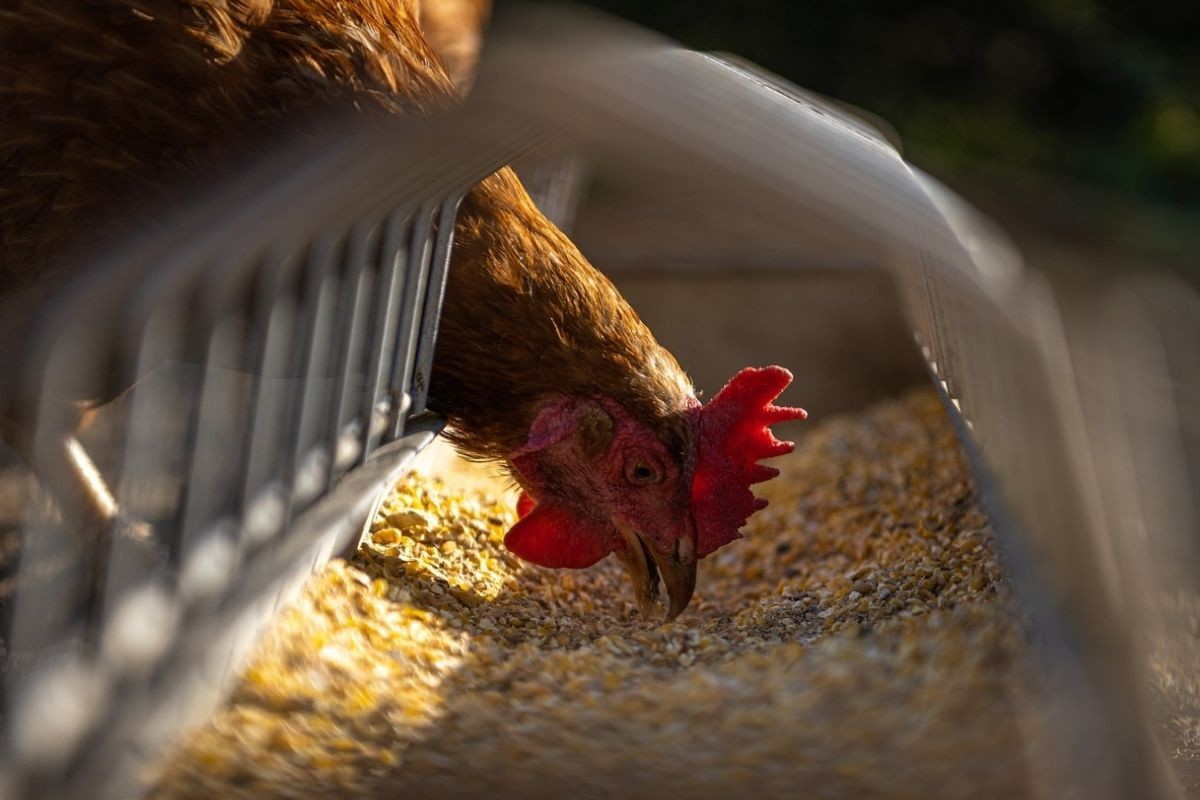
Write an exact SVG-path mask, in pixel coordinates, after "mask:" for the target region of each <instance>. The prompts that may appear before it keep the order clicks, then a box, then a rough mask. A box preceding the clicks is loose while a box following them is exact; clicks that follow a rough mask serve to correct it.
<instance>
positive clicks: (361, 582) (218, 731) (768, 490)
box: [156, 391, 1030, 798]
mask: <svg viewBox="0 0 1200 800" xmlns="http://www.w3.org/2000/svg"><path fill="white" fill-rule="evenodd" d="M775 463H776V465H777V466H779V467H781V468H782V470H783V475H782V477H781V478H779V479H778V480H776V481H774V482H773V483H771V484H769V485H767V486H765V487H762V488H761V489H760V491H761V493H763V494H764V495H766V496H768V497H769V498H770V500H771V506H770V507H769V508H768V509H766V510H765V511H763V512H761V513H760V514H758V515H756V516H755V517H754V518H753V519H752V521H751V524H750V525H749V527H748V529H747V531H746V538H745V539H744V540H742V541H739V542H737V543H735V544H734V545H732V546H729V547H727V548H724V549H723V550H721V551H719V552H718V553H716V554H714V555H713V556H711V557H709V558H708V559H705V560H704V561H702V562H701V565H700V576H699V579H698V589H697V597H696V598H695V599H694V600H693V602H692V605H691V607H690V608H689V609H688V610H687V611H686V612H685V613H684V614H683V616H682V617H681V618H679V619H678V620H676V621H675V622H673V623H670V624H666V625H654V624H648V623H647V622H645V621H644V620H642V619H640V618H639V617H638V614H637V612H636V610H635V607H634V605H633V603H632V598H631V593H630V592H629V589H628V587H627V586H626V578H625V576H624V574H623V570H622V568H621V566H620V565H619V564H618V563H616V562H615V560H614V559H609V560H607V561H606V562H605V563H603V564H602V565H600V566H599V567H597V568H595V569H592V570H589V571H583V572H552V571H547V570H541V569H538V568H536V567H531V566H528V565H525V564H522V563H521V562H518V561H516V560H515V559H514V558H512V557H511V556H509V555H508V554H507V552H506V551H505V550H504V548H503V546H502V544H501V540H502V537H503V533H504V531H505V530H506V528H507V526H508V525H509V524H510V523H511V521H512V520H513V512H512V502H511V498H509V497H501V496H500V495H499V494H498V493H497V492H493V493H492V494H491V495H488V494H485V493H481V492H479V491H474V490H471V491H463V490H456V489H453V488H449V487H447V486H445V485H441V484H438V483H436V482H433V481H429V480H422V479H420V478H416V479H412V480H408V481H406V482H404V483H403V484H402V485H401V486H399V487H397V489H396V491H395V493H394V494H393V496H392V497H390V498H389V500H388V502H387V503H386V505H385V507H384V509H383V511H382V512H381V515H380V517H379V518H378V519H377V520H376V522H375V524H374V527H373V532H372V540H371V541H370V542H369V543H367V544H365V545H364V546H363V547H362V549H361V550H360V552H359V554H358V555H357V557H356V558H355V559H354V560H353V561H351V562H350V563H342V562H336V563H333V564H331V565H330V566H329V567H328V568H326V569H325V570H324V572H323V573H322V574H321V575H319V576H318V577H317V578H315V579H314V580H313V581H312V582H311V583H310V585H309V587H308V588H307V590H306V592H305V594H304V596H303V597H302V599H301V600H300V601H299V602H298V604H297V605H296V606H295V607H294V608H293V609H291V610H290V611H289V612H287V613H285V614H284V615H283V616H282V617H280V618H279V619H278V620H277V622H276V624H275V625H274V627H273V629H272V630H271V632H270V633H269V634H268V635H267V637H266V639H265V640H264V641H263V643H262V644H261V646H260V648H259V651H258V654H257V656H256V658H255V659H254V660H253V662H252V663H251V665H250V667H249V668H248V669H247V671H246V673H245V676H244V678H243V680H242V681H241V683H240V685H239V686H238V687H237V688H236V690H235V692H234V694H233V696H232V698H231V699H230V700H229V702H228V704H227V705H226V707H225V708H224V709H223V710H222V711H221V712H220V713H219V714H218V715H217V717H216V718H215V719H214V720H213V721H212V723H211V724H210V725H209V726H208V727H206V728H204V729H202V730H201V731H199V732H198V733H197V734H196V735H194V736H193V737H192V738H191V740H190V741H189V742H188V743H187V745H186V746H185V747H184V748H183V749H182V751H181V752H180V753H179V754H178V755H177V757H176V758H175V759H174V760H173V762H172V763H171V764H170V765H169V767H168V769H167V772H166V775H165V778H164V780H163V781H162V783H161V784H160V785H159V787H158V790H157V793H156V796H157V797H162V798H167V797H179V798H191V797H195V798H209V797H248V798H249V797H253V798H265V797H296V798H300V797H305V798H308V797H311V798H324V797H381V798H382V797H389V798H390V797H398V796H404V797H459V796H476V797H484V796H486V797H490V798H496V797H544V796H553V795H558V796H569V797H649V796H660V795H661V794H663V793H664V792H670V793H671V794H678V795H681V796H687V797H689V798H692V797H697V798H706V797H713V798H717V797H721V798H729V797H740V796H746V795H750V794H751V793H753V796H758V797H798V796H802V797H1003V798H1015V797H1021V796H1025V795H1027V794H1028V793H1029V780H1030V779H1029V775H1028V772H1029V770H1028V759H1027V757H1026V752H1025V745H1024V744H1023V742H1024V739H1023V737H1022V735H1021V734H1022V731H1021V729H1020V726H1019V723H1018V720H1019V719H1020V718H1021V713H1020V712H1021V711H1022V710H1023V709H1025V708H1026V707H1027V704H1028V701H1029V696H1028V690H1027V688H1026V681H1025V675H1026V672H1025V667H1024V666H1023V655H1022V650H1021V642H1020V637H1019V635H1018V634H1017V632H1016V629H1015V626H1014V623H1013V621H1012V607H1011V602H1010V598H1009V596H1008V590H1007V589H1006V587H1005V584H1004V577H1003V575H1002V572H1001V569H1000V567H999V565H998V564H997V560H996V554H995V550H994V545H993V542H992V534H991V532H990V530H989V528H988V524H987V520H986V519H985V518H984V516H983V514H982V513H981V511H980V509H979V507H978V503H977V497H976V494H975V490H974V487H973V485H972V483H971V480H970V478H969V475H968V473H967V470H966V468H965V466H964V463H963V460H962V458H961V455H960V453H959V450H958V448H957V445H956V443H955V441H954V438H953V435H952V432H951V430H950V428H949V424H948V422H947V420H946V418H945V415H944V412H943V410H942V408H941V406H940V404H939V403H938V401H937V399H936V398H935V397H934V396H933V395H932V394H930V393H928V392H924V391H922V392H918V393H914V394H911V395H909V396H907V397H906V398H904V399H902V400H900V401H896V402H886V403H883V404H880V405H877V406H875V407H873V408H871V409H869V410H868V411H866V412H863V413H862V414H859V415H856V416H854V417H845V418H840V419H832V420H828V421H826V422H825V423H823V424H821V425H820V426H817V427H816V429H815V430H813V432H812V433H811V434H810V435H809V436H808V438H807V439H805V440H804V441H803V442H802V443H801V446H800V447H799V448H798V450H797V452H796V453H795V454H794V455H792V456H790V457H787V458H784V459H779V460H778V461H776V462H775Z"/></svg>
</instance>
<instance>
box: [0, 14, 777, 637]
mask: <svg viewBox="0 0 1200 800" xmlns="http://www.w3.org/2000/svg"><path fill="white" fill-rule="evenodd" d="M421 1H422V0H352V1H350V0H192V1H191V2H184V1H183V0H16V1H15V2H10V3H8V4H7V5H6V7H5V8H4V9H3V10H2V11H0V225H2V231H3V237H4V246H3V252H2V254H0V287H2V288H3V290H4V291H5V292H6V293H13V292H16V291H18V290H20V289H21V288H22V287H24V286H29V285H36V284H38V283H39V282H41V283H42V284H43V285H44V284H45V283H46V281H47V277H46V275H47V270H48V269H50V268H51V266H52V265H53V264H54V263H55V262H56V261H58V260H61V259H63V258H65V257H71V258H79V257H80V255H83V256H86V254H87V252H88V250H89V248H92V247H95V246H96V242H97V241H102V240H103V239H105V238H109V237H119V236H121V235H122V234H124V233H126V232H128V231H130V230H134V229H136V227H137V226H138V224H139V222H140V221H141V220H144V219H145V217H144V216H141V215H142V214H145V213H148V212H147V211H146V210H147V209H151V208H153V206H154V201H155V199H156V196H157V195H158V194H160V193H164V192H166V191H168V189H167V188H166V187H167V186H168V185H169V186H178V184H179V180H178V177H176V179H175V180H174V181H172V182H167V181H165V180H164V178H163V176H164V175H173V176H180V175H182V176H184V177H186V176H187V175H189V174H204V175H206V176H208V175H211V173H212V172H213V170H214V169H216V168H219V165H221V164H222V163H226V162H227V161H228V159H229V158H230V157H231V156H234V155H236V154H237V153H238V152H239V150H240V149H241V148H242V147H244V146H245V143H246V142H248V141H251V140H253V136H254V134H255V132H256V131H257V130H259V129H261V127H262V126H263V125H264V124H268V123H273V122H277V121H278V120H280V119H285V118H287V117H288V116H289V115H294V114H304V113H307V112H311V111H312V110H314V109H318V108H320V107H323V106H328V105H333V104H338V105H342V106H345V105H349V104H354V105H355V106H356V107H359V108H361V109H362V111H363V113H364V114H392V115H396V114H411V115H428V114H431V113H436V112H438V111H440V110H443V109H447V108H450V107H452V106H454V105H455V104H456V103H457V102H458V101H459V94H458V92H457V90H456V88H455V85H454V82H453V81H452V80H451V78H450V76H449V75H448V74H447V71H446V67H445V64H444V63H443V61H442V59H441V58H440V57H439V55H438V54H437V52H435V50H434V49H433V47H432V46H431V45H430V43H429V42H428V41H427V40H426V38H425V36H424V33H423V31H422V29H421V27H420V18H421V16H422V14H423V13H424V16H425V18H426V19H427V20H428V21H429V24H430V25H431V29H433V28H436V36H435V38H436V39H437V41H438V42H439V46H440V47H441V49H442V50H443V51H444V52H446V53H447V54H448V58H449V59H450V60H451V62H452V63H453V64H454V66H455V69H456V70H457V71H458V73H459V75H458V78H459V80H460V82H462V81H466V80H469V65H470V64H471V63H472V61H473V56H474V50H475V49H476V47H477V44H476V45H472V43H471V42H472V40H471V39H470V37H471V36H474V37H475V39H474V41H475V42H476V43H477V42H478V24H480V23H481V22H482V20H483V18H484V16H486V4H485V3H481V2H479V0H423V2H425V3H426V4H427V5H426V7H425V10H424V12H422V8H421V5H420V3H421ZM431 3H437V4H440V5H439V7H437V8H434V7H432V6H430V5H428V4H431ZM458 6H461V7H462V8H464V9H467V11H466V12H463V13H464V14H466V17H465V19H466V20H467V21H466V22H465V23H463V24H461V25H460V26H459V27H458V29H457V30H459V31H460V33H459V34H457V35H456V34H455V33H454V31H455V30H456V28H455V26H454V24H453V20H454V18H455V12H453V11H452V10H451V11H447V9H448V8H449V9H453V8H455V7H458ZM480 9H484V11H483V12H482V13H481V12H480ZM461 19H464V18H463V17H460V21H461ZM472 20H473V21H474V22H471V21H472ZM114 207H115V208H121V209H123V212H122V215H121V216H117V217H113V216H112V215H111V214H110V215H107V216H103V215H102V214H101V210H103V209H111V208H114ZM101 229H102V230H103V232H104V233H105V235H104V236H99V235H98V233H99V231H100V230H101ZM768 382H770V381H768ZM779 388H782V387H779ZM776 393H777V391H776ZM771 397H774V394H772V395H771ZM770 399H771V398H766V402H769V400H770ZM760 405H761V406H762V407H765V402H764V403H763V404H760ZM430 406H431V407H432V408H434V409H435V410H437V411H439V412H441V413H443V414H444V415H446V417H447V418H448V421H449V425H450V428H449V435H450V437H451V438H452V439H453V441H454V442H455V443H456V445H457V446H458V447H459V448H460V450H462V451H463V452H464V453H466V454H467V455H470V456H473V457H477V458H484V459H496V460H501V461H504V462H506V463H507V464H508V466H509V467H510V468H511V470H512V473H513V476H514V478H515V479H516V480H517V481H518V482H519V483H520V484H521V485H522V487H523V488H524V489H525V490H526V492H527V493H528V495H529V497H530V498H531V502H530V504H529V506H527V507H526V509H525V510H526V511H527V512H528V511H529V509H530V508H531V507H532V506H533V503H534V502H536V504H537V508H536V510H535V511H534V512H533V513H532V514H529V515H528V516H527V517H526V519H525V520H523V521H522V523H520V524H519V525H518V528H520V530H518V529H517V528H514V531H513V533H512V534H510V539H511V541H510V546H512V547H513V549H514V550H515V551H516V552H518V554H520V555H523V556H525V557H526V558H530V559H531V560H534V561H536V562H538V563H542V564H545V565H548V566H576V567H578V566H587V565H589V564H590V563H594V561H595V560H598V558H600V557H603V556H604V555H606V554H608V553H609V552H616V553H617V554H618V555H619V556H620V557H622V558H623V559H624V560H626V563H627V565H628V566H629V567H630V571H631V575H633V576H634V579H635V584H636V585H637V586H638V591H639V600H640V601H642V602H643V604H644V605H645V604H647V603H649V601H650V598H651V597H652V596H653V594H656V592H657V579H656V577H655V574H654V573H655V572H656V569H655V565H657V569H658V570H661V571H662V572H663V577H664V579H665V580H666V583H667V586H668V590H669V591H670V592H671V595H672V613H673V614H674V613H678V612H679V611H680V610H682V607H683V605H686V602H687V598H688V597H690V595H691V591H692V584H693V583H694V578H695V560H696V558H697V557H698V555H699V556H702V555H704V554H705V551H706V550H709V551H710V550H711V549H715V547H717V546H720V544H723V543H724V542H725V541H729V540H731V539H733V538H736V536H737V530H736V528H737V526H738V525H740V522H738V521H737V519H734V518H736V517H737V514H735V515H734V518H731V519H733V520H734V522H736V523H737V524H736V525H734V527H733V529H732V530H731V531H729V530H724V528H722V530H721V531H720V532H719V533H716V534H713V536H711V537H709V539H705V538H704V537H703V536H702V535H701V534H700V533H698V531H699V530H701V529H702V528H703V527H704V526H703V524H701V523H702V522H703V520H702V519H701V521H700V523H698V522H697V519H698V518H700V517H705V514H703V513H701V512H698V511H697V509H696V508H695V505H696V504H695V502H694V495H695V491H696V489H695V487H694V486H693V478H694V476H695V475H696V474H697V473H698V470H700V471H702V470H701V467H700V465H699V461H700V460H701V459H702V458H703V455H702V453H703V450H704V447H703V442H702V441H701V439H702V432H703V430H704V429H705V425H703V424H702V419H703V418H702V416H701V412H700V408H699V403H698V401H697V400H696V399H695V396H694V392H693V390H692V386H691V384H690V382H689V381H688V379H687V377H686V375H685V374H684V372H683V370H682V369H681V368H680V367H679V365H678V363H677V362H676V360H675V359H674V358H673V357H672V356H671V354H670V353H668V352H667V351H666V350H665V349H663V348H662V347H661V346H660V345H659V344H658V343H657V342H656V341H655V339H654V337H653V335H652V334H651V333H650V331H649V330H648V329H647V328H646V326H645V325H644V324H643V323H642V322H641V321H640V320H639V319H638V317H637V315H636V314H635V313H634V311H633V310H632V309H631V308H630V307H629V305H628V304H627V303H626V302H625V301H624V300H623V299H622V298H621V296H620V295H619V294H618V293H617V291H616V289H615V288H614V287H613V286H612V284H611V283H610V282H609V281H608V280H607V279H606V278H604V277H603V276H602V275H601V274H600V273H598V272H597V271H596V270H595V269H594V268H593V267H592V266H591V265H590V264H589V263H588V262H587V261H586V259H585V258H584V257H583V256H582V255H581V254H580V252H579V251H578V250H577V249H576V247H575V246H574V245H573V244H572V243H571V242H570V240H569V239H567V237H566V236H564V235H563V234H562V233H561V232H560V231H558V230H557V229H556V228H555V227H554V226H553V225H552V224H551V223H550V222H549V221H548V220H546V218H545V217H543V216H542V215H541V213H539V212H538V210H537V208H536V207H535V206H534V204H533V202H532V201H531V200H530V198H529V196H528V195H527V194H526V193H525V191H524V189H523V188H522V187H521V185H520V183H519V182H518V180H517V178H516V176H515V175H514V174H513V173H512V172H511V171H510V170H508V169H504V170H501V171H500V172H498V173H496V174H495V175H492V176H490V177H489V178H487V179H485V180H484V181H482V182H481V183H480V184H479V185H478V186H476V187H475V188H474V189H473V190H472V191H471V192H470V193H469V195H468V196H467V197H466V199H465V200H464V202H463V205H462V208H461V211H460V215H459V219H458V223H457V226H456V231H455V247H454V251H453V260H452V264H451V268H450V272H449V279H448V286H447V291H446V297H445V305H444V311H443V317H442V323H441V333H440V336H439V342H438V347H437V351H436V355H435V361H434V370H433V376H432V383H431V391H430ZM760 410H761V409H760ZM751 416H753V415H751ZM793 416H794V415H793ZM730 419H731V420H732V419H733V417H730ZM722 424H723V425H724V424H726V423H722ZM708 427H709V428H712V427H713V424H711V423H710V424H709V425H708ZM759 427H760V428H761V427H762V425H761V424H760V425H759ZM767 435H768V437H769V433H768V434H767ZM709 438H710V439H711V438H714V437H709ZM715 438H719V437H715ZM710 460H711V459H710ZM743 460H744V459H743ZM759 479H761V478H759ZM745 493H746V494H747V495H748V489H747V490H746V491H745ZM739 497H741V495H739ZM742 500H744V498H742ZM739 502H741V501H739ZM744 505H745V503H742V504H741V505H738V506H737V507H738V508H742V507H743V506H744ZM747 508H750V507H749V506H747ZM739 513H740V512H739ZM749 513H752V508H751V510H750V511H746V513H745V516H748V514H749ZM740 520H741V522H744V517H742V518H740ZM722 524H723V525H724V526H725V527H728V524H727V523H722ZM714 530H715V529H714ZM697 550H699V554H697ZM639 582H640V583H639Z"/></svg>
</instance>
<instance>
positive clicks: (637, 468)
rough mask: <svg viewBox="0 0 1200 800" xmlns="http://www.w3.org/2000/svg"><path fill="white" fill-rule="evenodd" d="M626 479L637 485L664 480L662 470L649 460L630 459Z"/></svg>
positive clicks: (626, 468) (626, 467)
mask: <svg viewBox="0 0 1200 800" xmlns="http://www.w3.org/2000/svg"><path fill="white" fill-rule="evenodd" d="M625 479H626V480H627V481H629V482H630V483H632V484H634V485H637V486H645V485H647V484H650V483H658V482H659V481H661V480H662V470H660V469H659V468H658V466H657V465H655V464H652V463H650V462H649V461H641V460H637V461H630V462H629V463H628V464H626V465H625Z"/></svg>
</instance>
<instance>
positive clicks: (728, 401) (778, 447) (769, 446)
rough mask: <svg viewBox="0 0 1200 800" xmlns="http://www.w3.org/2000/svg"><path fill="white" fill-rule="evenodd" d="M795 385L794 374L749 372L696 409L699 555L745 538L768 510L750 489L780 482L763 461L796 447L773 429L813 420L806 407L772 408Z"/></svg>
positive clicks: (695, 487) (695, 499)
mask: <svg viewBox="0 0 1200 800" xmlns="http://www.w3.org/2000/svg"><path fill="white" fill-rule="evenodd" d="M791 382H792V373H790V372H788V371H787V370H786V369H784V368H783V367H763V368H761V369H756V368H753V367H747V368H746V369H743V370H742V371H741V372H739V373H738V374H737V375H734V376H733V378H731V379H730V381H729V383H727V384H725V387H724V388H723V389H721V391H720V392H718V393H717V395H716V397H714V398H713V399H712V400H710V401H708V404H707V405H705V406H702V407H700V408H698V409H696V412H695V413H696V414H697V415H698V419H697V424H696V429H697V435H696V442H697V452H696V471H695V473H694V476H693V478H692V513H693V515H694V517H695V521H696V553H697V555H699V556H702V557H703V556H706V555H708V554H709V553H711V552H713V551H714V550H716V549H717V548H719V547H721V546H722V545H725V544H728V543H729V542H732V541H733V540H734V539H737V538H739V537H740V536H741V534H740V533H738V529H739V528H741V527H742V526H743V525H745V524H746V520H747V519H749V518H750V515H751V514H753V513H754V512H755V511H757V510H759V509H761V508H764V507H766V505H767V501H766V500H763V499H761V498H758V497H755V496H754V493H753V492H751V491H750V486H751V485H752V484H755V483H762V482H763V481H767V480H770V479H771V478H774V477H775V476H776V475H778V474H779V470H777V469H775V468H774V467H767V466H763V465H762V464H759V463H758V460H759V459H761V458H770V457H772V456H781V455H784V454H786V453H790V452H792V450H793V449H794V448H795V445H794V444H793V443H791V442H784V441H780V440H779V439H776V438H775V436H774V435H773V434H772V433H771V429H770V426H771V425H774V424H775V423H777V422H786V421H787V420H793V419H804V418H805V417H807V416H808V412H806V411H805V410H804V409H802V408H787V407H784V406H776V405H772V403H771V401H773V400H774V399H775V398H776V397H778V396H779V393H780V392H782V391H783V390H784V389H785V388H787V385H788V384H789V383H791Z"/></svg>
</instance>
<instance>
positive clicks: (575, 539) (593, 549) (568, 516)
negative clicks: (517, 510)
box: [504, 503, 612, 569]
mask: <svg viewBox="0 0 1200 800" xmlns="http://www.w3.org/2000/svg"><path fill="white" fill-rule="evenodd" d="M609 533H610V532H609V531H607V530H605V529H603V528H601V527H599V526H597V525H596V524H595V523H593V522H591V521H590V520H587V519H584V518H583V517H581V516H579V515H578V514H576V513H575V512H574V511H571V510H570V509H568V508H565V507H563V506H559V505H553V504H546V503H542V504H539V505H537V506H536V507H534V508H533V510H531V511H530V512H529V513H528V514H527V515H526V516H525V517H523V518H522V519H521V520H520V521H519V522H517V524H516V525H513V526H512V528H510V529H509V531H508V533H507V534H506V535H505V537H504V546H505V547H507V548H508V549H509V550H511V551H512V552H513V553H514V554H516V555H517V556H519V557H520V558H523V559H525V560H526V561H530V562H532V563H534V564H538V565H540V566H543V567H553V568H561V567H565V568H567V569H584V568H586V567H590V566H592V565H593V564H595V563H596V562H597V561H599V560H600V559H602V558H604V557H605V556H606V555H608V554H609V553H610V552H611V551H612V548H611V546H609V544H608V543H609V542H610V540H611V537H610V536H609Z"/></svg>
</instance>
